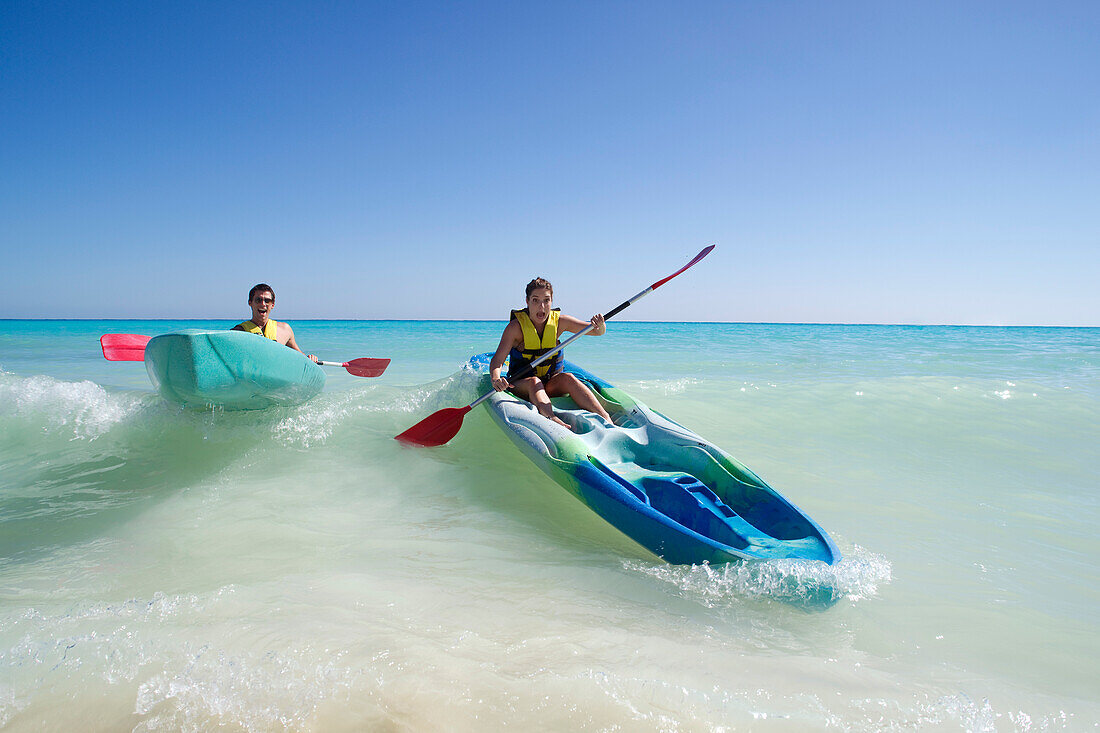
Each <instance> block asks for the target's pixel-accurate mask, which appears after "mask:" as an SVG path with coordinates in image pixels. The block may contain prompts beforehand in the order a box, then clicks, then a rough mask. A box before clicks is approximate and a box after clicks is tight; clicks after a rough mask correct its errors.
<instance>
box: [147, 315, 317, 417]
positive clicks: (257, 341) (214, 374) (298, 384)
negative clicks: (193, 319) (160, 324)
mask: <svg viewBox="0 0 1100 733" xmlns="http://www.w3.org/2000/svg"><path fill="white" fill-rule="evenodd" d="M145 368H146V369H147V370H148V372H149V379H151V380H152V382H153V386H154V387H156V388H157V391H159V392H160V394H161V395H162V396H163V397H164V398H165V399H167V400H171V401H172V402H179V403H181V404H184V405H191V406H197V407H205V406H210V405H216V406H218V407H222V408H224V409H226V410H262V409H264V408H267V407H272V406H274V405H296V404H299V403H301V402H305V401H306V400H308V399H311V398H312V397H315V396H316V395H317V394H318V393H319V392H320V391H321V389H322V388H323V387H324V386H325V374H324V372H323V371H322V370H321V367H319V366H317V365H316V364H314V363H313V362H312V361H310V360H309V359H308V358H306V357H305V356H303V355H302V354H301V353H299V352H298V351H295V350H294V349H290V348H287V347H286V346H283V345H281V344H278V343H275V342H274V341H272V340H270V339H266V338H264V337H262V336H258V335H256V334H251V333H245V332H243V331H200V330H188V331H180V332H178V333H166V334H162V335H160V336H155V337H153V338H152V339H150V341H149V343H148V344H146V346H145Z"/></svg>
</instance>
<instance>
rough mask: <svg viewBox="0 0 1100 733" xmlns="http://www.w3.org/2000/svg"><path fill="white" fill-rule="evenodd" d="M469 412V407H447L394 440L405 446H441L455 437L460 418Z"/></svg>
mask: <svg viewBox="0 0 1100 733" xmlns="http://www.w3.org/2000/svg"><path fill="white" fill-rule="evenodd" d="M469 411H470V406H469V405H466V406H465V407H447V408H445V409H442V410H440V411H439V412H433V413H432V414H431V415H428V416H427V417H426V418H424V419H423V420H421V421H420V422H418V423H417V424H416V425H413V426H412V427H411V428H409V429H408V430H406V431H405V432H403V433H401V435H398V436H396V437H395V438H394V440H399V441H401V442H402V443H404V444H405V445H422V446H424V447H425V448H434V447H436V446H439V445H443V444H444V443H446V442H447V441H449V440H450V439H451V438H453V437H455V435H456V434H457V433H458V429H459V428H461V427H462V418H464V417H466V413H467V412H469Z"/></svg>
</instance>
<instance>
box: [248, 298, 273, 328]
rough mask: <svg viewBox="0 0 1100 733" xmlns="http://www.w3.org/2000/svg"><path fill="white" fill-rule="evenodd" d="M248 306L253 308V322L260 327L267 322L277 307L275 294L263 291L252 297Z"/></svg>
mask: <svg viewBox="0 0 1100 733" xmlns="http://www.w3.org/2000/svg"><path fill="white" fill-rule="evenodd" d="M248 305H250V306H251V307H252V322H253V323H255V324H257V325H260V324H262V323H264V322H266V321H267V319H268V314H270V313H271V309H272V308H274V307H275V294H274V293H272V292H271V291H270V290H261V291H259V292H257V293H256V294H255V295H253V296H252V300H250V301H248Z"/></svg>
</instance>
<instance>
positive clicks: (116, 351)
mask: <svg viewBox="0 0 1100 733" xmlns="http://www.w3.org/2000/svg"><path fill="white" fill-rule="evenodd" d="M149 338H150V337H149V336H141V335H139V334H136V333H105V334H103V335H102V336H100V337H99V345H100V346H102V347H103V358H104V359H107V360H108V361H144V360H145V344H147V343H149Z"/></svg>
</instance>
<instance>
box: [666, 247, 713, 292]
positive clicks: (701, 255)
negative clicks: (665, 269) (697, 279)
mask: <svg viewBox="0 0 1100 733" xmlns="http://www.w3.org/2000/svg"><path fill="white" fill-rule="evenodd" d="M712 249H714V245H713V244H712V245H710V246H709V247H704V248H703V249H702V251H700V252H699V254H697V255H695V259H693V260H692V261H691V262H689V263H687V264H686V265H684V266H683V267H681V268H680V269H679V270H677V271H676V272H674V273H672V274H671V275H669V276H668V277H666V278H664V279H662V280H658V281H657V282H655V283H653V284H652V285H650V287H651V288H653V289H654V290H656V289H657V288H659V287H661V286H662V285H664V284H665V283H667V282H668V281H669V280H671V279H672V278H674V277H676V276H677V275H679V274H680V273H681V272H683V271H684V270H686V269H688V268H689V267H691V266H692V265H694V264H695V263H697V262H698V261H699V260H701V259H703V258H704V257H706V256H707V255H709V254H710V251H711V250H712Z"/></svg>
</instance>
